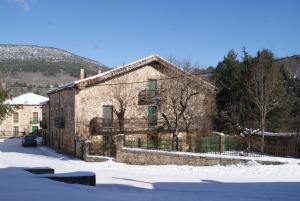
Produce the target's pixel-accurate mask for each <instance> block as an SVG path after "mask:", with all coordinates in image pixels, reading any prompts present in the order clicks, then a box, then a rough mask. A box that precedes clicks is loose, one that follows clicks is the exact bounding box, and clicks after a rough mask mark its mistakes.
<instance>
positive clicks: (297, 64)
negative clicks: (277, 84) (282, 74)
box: [281, 56, 300, 79]
mask: <svg viewBox="0 0 300 201" xmlns="http://www.w3.org/2000/svg"><path fill="white" fill-rule="evenodd" d="M281 62H282V63H283V64H284V65H285V66H286V67H287V69H288V70H289V71H290V73H291V74H292V75H293V76H294V77H295V78H298V79H299V78H300V56H293V57H289V58H287V59H283V60H282V61H281Z"/></svg>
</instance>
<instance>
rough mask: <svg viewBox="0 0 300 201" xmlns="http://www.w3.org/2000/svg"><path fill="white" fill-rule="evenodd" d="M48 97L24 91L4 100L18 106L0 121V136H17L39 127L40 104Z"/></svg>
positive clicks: (40, 116)
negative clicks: (24, 92)
mask: <svg viewBox="0 0 300 201" xmlns="http://www.w3.org/2000/svg"><path fill="white" fill-rule="evenodd" d="M48 100H49V99H48V98H47V97H44V96H40V95H37V94H34V93H26V94H23V95H21V96H17V97H15V98H12V99H9V100H6V101H5V104H10V105H17V106H19V108H18V109H17V110H15V111H14V112H13V113H12V114H11V115H9V116H8V117H7V118H6V119H5V120H3V121H2V122H0V136H17V135H19V134H24V133H30V132H32V131H35V130H37V129H39V128H40V121H41V119H42V104H43V103H44V102H45V101H48Z"/></svg>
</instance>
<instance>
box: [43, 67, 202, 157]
mask: <svg viewBox="0 0 300 201" xmlns="http://www.w3.org/2000/svg"><path fill="white" fill-rule="evenodd" d="M136 63H137V64H138V65H139V63H140V62H136ZM131 65H132V64H129V65H127V67H128V66H129V67H131ZM125 67H126V66H125ZM125 67H124V68H125ZM129 67H128V68H129ZM124 68H120V69H117V70H116V71H117V72H118V70H119V71H122V69H124ZM110 74H116V73H115V72H114V71H112V72H111V73H110ZM110 74H109V73H108V74H103V76H102V77H109V75H110ZM165 77H170V74H169V70H168V69H167V68H166V67H165V66H164V65H157V62H156V63H153V62H150V63H148V64H147V65H142V66H138V67H137V68H135V69H134V70H133V69H132V68H129V70H127V71H126V72H122V73H120V74H117V75H114V76H111V78H109V79H106V80H105V81H104V82H99V83H97V82H95V83H93V84H90V85H84V83H85V82H88V83H92V82H93V80H96V79H100V78H101V76H99V78H97V77H95V78H94V79H93V78H87V79H86V80H83V82H82V83H83V84H82V83H81V81H80V80H79V81H75V82H74V83H71V84H67V85H66V87H62V88H61V89H57V90H54V91H52V92H50V93H49V94H48V95H49V99H50V101H49V129H48V130H47V136H46V139H47V145H49V146H51V147H53V148H55V149H58V150H61V151H62V152H64V153H68V154H71V155H74V156H77V157H78V156H80V154H79V153H81V154H83V151H82V150H83V149H84V148H83V142H84V141H86V140H90V141H91V143H90V144H89V147H90V149H91V150H90V151H89V152H90V153H97V152H98V154H101V153H102V154H101V155H107V154H105V150H104V151H101V148H99V146H100V144H101V143H102V142H103V141H104V139H106V137H107V136H103V134H104V133H101V132H100V133H99V132H98V133H96V134H94V133H93V131H92V130H91V122H92V120H93V119H97V118H100V119H101V118H103V117H104V115H105V114H103V110H104V109H103V107H105V106H112V107H113V108H114V109H116V110H119V109H120V108H119V107H120V105H119V102H118V101H117V99H118V98H120V97H121V99H122V100H124V99H126V101H127V102H128V103H129V104H128V106H127V108H126V113H125V117H124V119H125V122H133V123H131V124H129V123H128V124H127V123H125V127H126V126H128V125H131V126H133V127H134V126H135V128H134V129H135V130H136V131H137V133H135V135H138V134H140V135H141V136H144V138H147V134H153V131H152V130H149V129H148V124H147V123H148V121H147V118H148V107H149V106H151V104H148V105H141V104H139V102H138V101H139V99H138V97H139V93H140V92H141V91H142V90H145V89H146V88H147V82H148V81H149V80H152V79H153V80H159V79H162V78H165ZM122 83H134V84H122ZM124 91H126V95H124V94H122V93H123V92H124ZM118 92H119V93H118ZM116 96H119V97H116ZM197 97H198V99H197V100H198V103H199V105H201V109H200V110H198V111H197V112H198V113H202V112H204V111H205V103H204V97H205V94H204V93H202V94H199V95H198V96H197ZM202 106H203V107H202ZM57 117H62V118H63V121H64V123H65V124H64V126H62V127H59V128H58V126H57V125H56V124H57V122H56V121H57ZM156 118H157V122H158V124H159V122H161V121H162V117H161V116H160V114H159V113H157V117H156ZM112 119H113V124H114V126H116V125H117V124H116V123H115V122H117V120H118V118H117V116H116V114H115V113H114V112H113V114H112ZM137 120H138V122H136V121H137ZM139 132H140V133H139ZM154 133H156V134H157V131H154ZM115 134H117V133H115ZM129 134H130V133H129ZM99 135H100V136H99ZM106 140H107V139H106ZM110 140H113V138H111V139H110ZM80 144H81V145H80ZM103 153H104V154H103Z"/></svg>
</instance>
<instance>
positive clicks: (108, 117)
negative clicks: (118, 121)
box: [102, 105, 113, 127]
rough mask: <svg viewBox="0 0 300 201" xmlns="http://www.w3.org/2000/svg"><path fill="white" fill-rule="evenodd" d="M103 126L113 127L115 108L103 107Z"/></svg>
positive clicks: (110, 106)
mask: <svg viewBox="0 0 300 201" xmlns="http://www.w3.org/2000/svg"><path fill="white" fill-rule="evenodd" d="M102 119H103V120H102V125H103V127H112V126H113V106H112V105H103V106H102Z"/></svg>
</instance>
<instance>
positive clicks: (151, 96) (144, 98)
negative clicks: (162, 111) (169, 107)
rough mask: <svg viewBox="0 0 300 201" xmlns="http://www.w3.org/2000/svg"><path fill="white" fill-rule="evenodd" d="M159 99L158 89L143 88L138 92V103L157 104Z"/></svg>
mask: <svg viewBox="0 0 300 201" xmlns="http://www.w3.org/2000/svg"><path fill="white" fill-rule="evenodd" d="M160 100H161V97H160V94H159V91H158V90H147V89H144V90H142V91H140V92H139V94H138V104H139V105H151V104H157V103H158V102H159V101H160Z"/></svg>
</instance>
